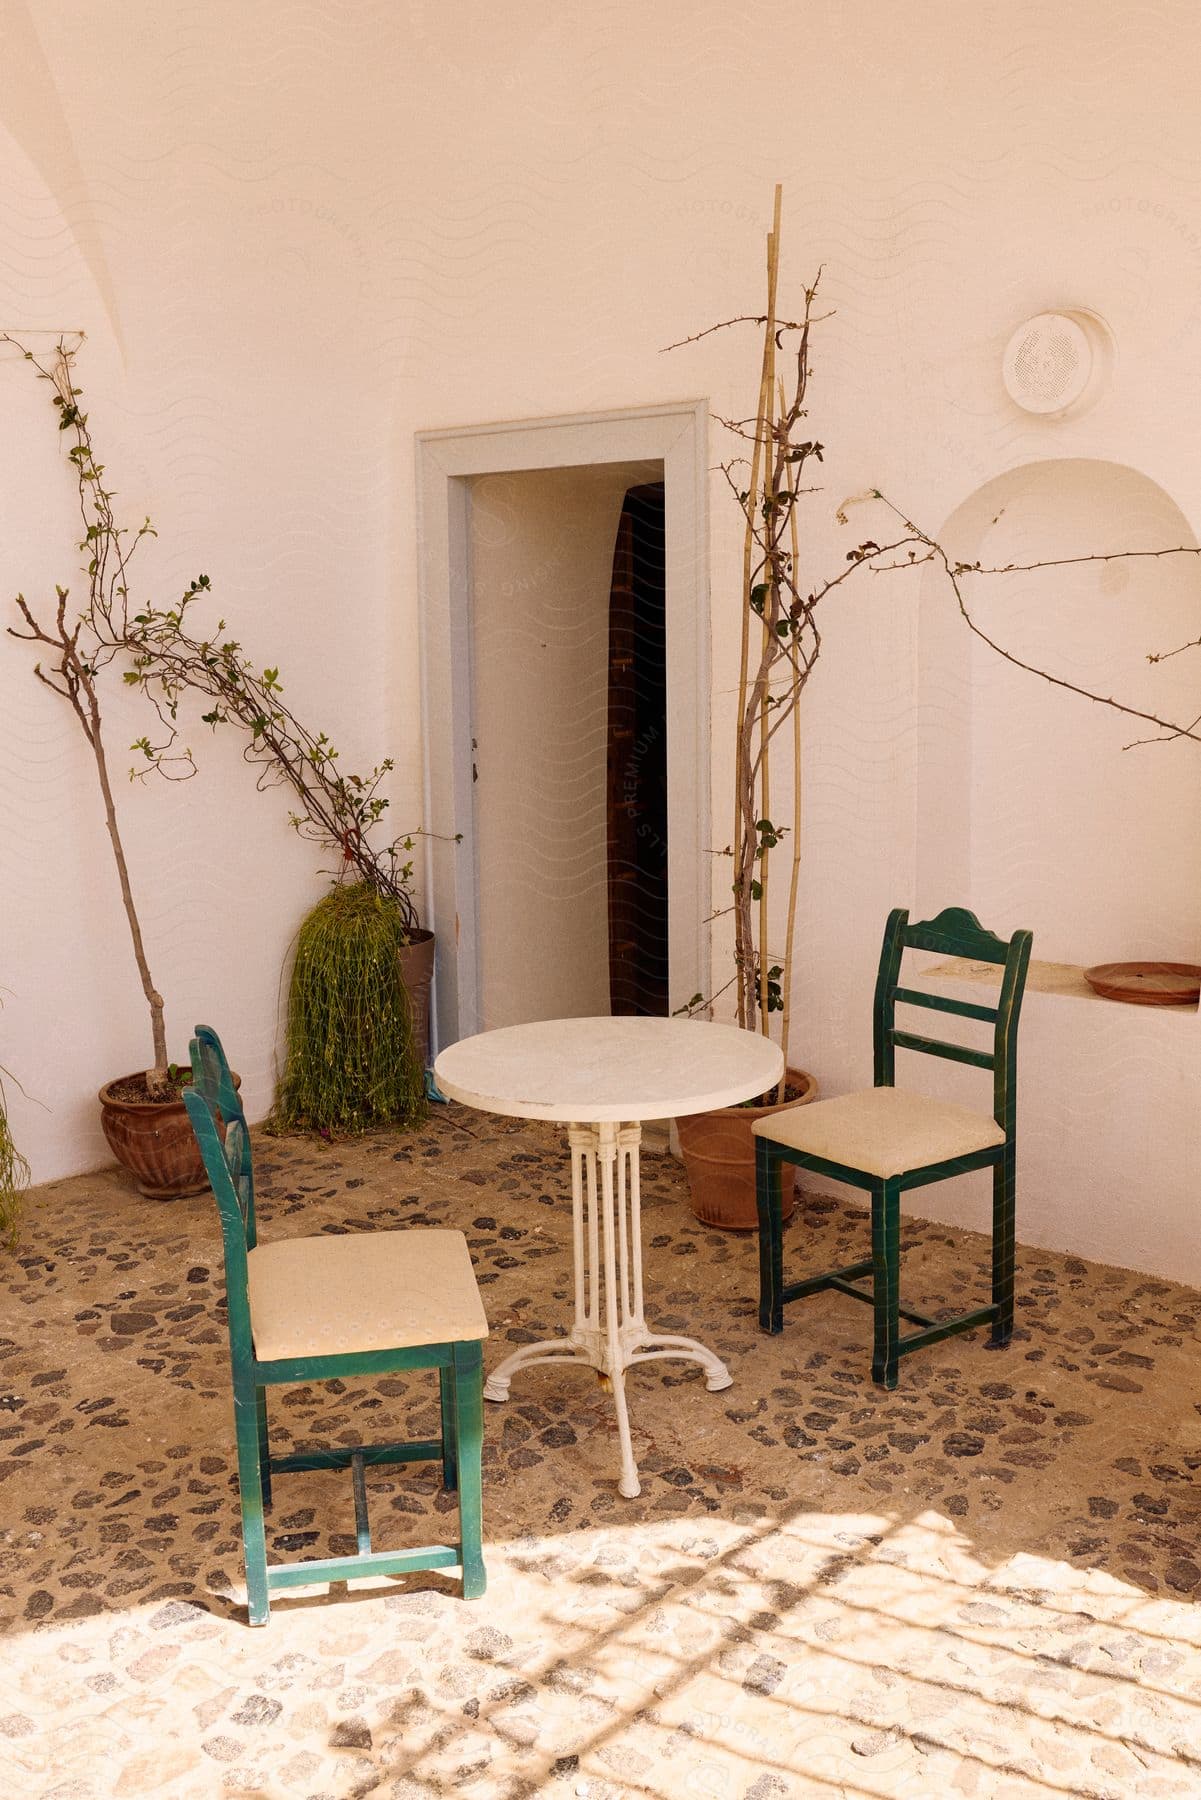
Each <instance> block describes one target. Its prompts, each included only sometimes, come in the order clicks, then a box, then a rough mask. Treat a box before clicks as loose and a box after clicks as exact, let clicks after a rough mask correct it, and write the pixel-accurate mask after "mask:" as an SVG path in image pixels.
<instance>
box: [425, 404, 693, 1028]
mask: <svg viewBox="0 0 1201 1800" xmlns="http://www.w3.org/2000/svg"><path fill="white" fill-rule="evenodd" d="M708 427H709V409H708V403H707V402H706V401H704V400H684V401H676V402H672V403H669V404H667V405H663V406H639V407H632V408H629V409H628V410H623V411H619V412H602V413H575V414H571V415H569V416H565V417H562V418H551V419H525V420H519V421H516V422H510V423H503V424H496V425H477V426H471V427H467V428H462V427H451V428H449V429H448V430H444V431H421V432H418V433H417V537H418V559H419V575H418V582H419V601H420V612H421V660H422V709H423V713H424V728H423V729H424V748H425V824H426V829H427V831H428V832H429V833H430V835H429V836H428V837H427V838H426V840H425V843H426V910H427V920H428V923H429V925H430V926H431V927H432V929H433V930H434V932H435V933H436V936H437V971H436V1007H435V1034H436V1043H437V1046H438V1047H439V1048H442V1047H444V1046H445V1045H447V1044H452V1043H454V1042H455V1041H456V1040H457V1039H458V1038H460V1037H466V1036H469V1035H470V1034H471V1033H472V1032H474V1031H478V1030H479V1028H480V1016H481V1015H480V995H479V955H478V937H477V909H476V888H475V866H476V865H475V843H474V821H473V811H472V793H471V789H472V779H471V739H472V729H471V724H472V721H471V693H472V680H471V640H472V631H471V560H470V507H471V490H470V482H471V479H472V478H473V477H474V476H478V475H496V474H501V473H509V472H512V471H514V470H524V469H557V468H570V467H578V466H581V465H587V464H593V463H611V462H638V461H643V460H655V461H658V460H659V459H662V462H663V480H664V490H665V511H666V533H667V543H666V571H665V577H666V579H665V588H666V627H667V795H668V826H669V829H668V871H667V884H668V982H669V993H670V1004H671V1006H672V1007H673V1008H674V1007H679V1006H682V1005H683V1004H684V1002H685V1001H686V1000H688V999H689V998H690V997H691V996H692V995H693V994H696V993H708V991H709V936H710V933H709V925H708V917H709V912H710V871H709V867H708V860H709V859H708V851H707V845H708V840H709V831H710V824H709V817H710V814H709V557H708Z"/></svg>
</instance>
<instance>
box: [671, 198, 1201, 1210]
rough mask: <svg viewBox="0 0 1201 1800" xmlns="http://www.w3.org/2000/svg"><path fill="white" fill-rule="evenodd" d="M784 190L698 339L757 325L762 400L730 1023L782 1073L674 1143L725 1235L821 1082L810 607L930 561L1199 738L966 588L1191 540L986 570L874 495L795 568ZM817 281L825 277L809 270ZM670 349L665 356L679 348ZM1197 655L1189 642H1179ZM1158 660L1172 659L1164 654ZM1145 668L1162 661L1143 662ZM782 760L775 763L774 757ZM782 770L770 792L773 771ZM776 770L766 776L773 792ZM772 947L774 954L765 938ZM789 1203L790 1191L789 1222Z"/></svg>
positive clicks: (749, 510) (796, 463) (799, 422)
mask: <svg viewBox="0 0 1201 1800" xmlns="http://www.w3.org/2000/svg"><path fill="white" fill-rule="evenodd" d="M780 208H781V190H780V188H779V187H778V186H777V188H776V192H775V209H774V218H773V225H772V230H771V232H770V233H769V235H768V239H767V305H766V310H765V311H764V312H763V313H762V314H758V315H747V316H744V317H741V318H737V319H730V320H725V321H723V322H722V323H721V324H719V325H715V326H710V327H708V328H707V330H705V331H701V332H698V333H697V334H696V335H695V336H694V337H690V338H686V339H683V340H682V343H684V344H691V343H695V342H697V341H698V339H700V338H703V337H706V336H708V335H709V333H710V332H711V331H716V330H723V329H726V328H727V327H731V326H736V325H742V324H757V325H759V326H761V327H762V330H763V351H762V360H761V364H760V376H759V393H758V404H757V407H756V411H755V413H754V415H753V416H752V417H750V418H748V419H745V420H741V419H722V420H721V421H720V422H721V423H722V424H723V425H724V426H726V428H727V429H728V430H730V431H731V432H732V433H734V434H735V436H737V437H738V438H740V439H741V440H743V442H744V444H745V446H746V449H745V450H744V451H743V452H742V453H740V454H739V455H737V456H736V457H734V458H732V459H731V460H729V461H728V462H726V463H724V464H723V465H722V473H723V474H724V476H725V478H726V481H727V483H728V485H729V487H730V489H731V491H732V492H733V494H734V496H735V498H736V500H737V502H738V505H739V508H740V510H741V513H742V516H743V523H744V546H743V563H742V589H741V606H740V610H741V626H742V630H741V656H740V667H739V679H738V707H737V713H736V725H735V743H734V757H733V786H734V831H733V838H732V841H731V844H730V847H729V849H728V851H727V852H726V854H728V855H729V856H730V857H731V858H732V861H733V881H732V889H733V896H734V898H733V906H732V909H731V910H732V914H733V923H734V950H733V961H734V973H733V975H732V977H731V979H730V980H729V981H728V982H727V983H726V984H725V987H723V988H721V989H719V990H718V992H719V993H724V992H726V990H727V989H728V988H730V987H733V988H734V989H735V992H736V997H737V1019H738V1023H739V1024H740V1025H741V1026H743V1027H744V1028H745V1029H746V1030H750V1031H762V1032H763V1033H765V1034H767V1033H769V1031H770V1027H771V1023H772V1019H773V1015H776V1016H778V1018H779V1022H780V1039H781V1044H782V1047H783V1049H784V1055H785V1073H784V1076H783V1078H782V1080H781V1083H780V1086H779V1087H778V1088H777V1089H776V1090H775V1092H774V1093H773V1094H771V1095H763V1096H761V1098H760V1099H759V1100H758V1101H753V1102H749V1103H747V1104H746V1105H744V1106H740V1107H724V1108H721V1109H720V1110H719V1111H717V1112H714V1113H706V1114H700V1115H696V1116H694V1117H692V1118H686V1119H679V1120H677V1122H676V1123H677V1130H678V1132H679V1138H680V1146H681V1150H682V1152H683V1156H684V1163H685V1166H686V1168H687V1171H688V1178H689V1185H690V1188H691V1193H692V1204H693V1209H694V1211H695V1212H696V1214H697V1217H698V1218H700V1219H702V1220H703V1221H704V1222H705V1223H708V1224H714V1225H721V1226H725V1227H727V1228H730V1229H735V1230H753V1229H755V1228H756V1227H757V1224H758V1213H757V1207H756V1202H755V1167H754V1164H755V1159H754V1141H753V1136H752V1126H753V1124H754V1123H755V1121H756V1120H757V1119H760V1118H762V1117H764V1116H765V1114H767V1113H769V1112H771V1111H773V1110H778V1109H781V1108H784V1107H788V1106H797V1105H803V1104H804V1103H805V1102H806V1101H809V1100H812V1099H813V1098H815V1096H816V1093H817V1084H816V1082H815V1081H814V1080H813V1078H812V1076H809V1075H807V1074H806V1073H805V1072H804V1071H803V1070H799V1069H794V1068H792V1067H790V1066H789V1046H790V1036H791V1023H792V985H793V984H792V977H793V966H794V950H795V936H796V922H797V898H798V884H799V877H800V868H801V856H800V843H801V830H800V828H801V736H800V710H799V709H800V701H801V696H802V694H803V693H804V690H805V687H806V685H807V684H808V681H809V678H810V676H811V675H812V673H813V669H814V666H815V664H816V662H817V658H818V655H819V653H820V650H821V635H820V631H819V628H818V623H817V611H818V608H819V606H820V604H821V602H822V601H823V600H824V599H825V598H826V597H827V595H829V594H831V593H832V592H833V591H834V590H835V589H837V588H839V587H841V586H842V584H843V583H844V582H847V581H849V580H851V579H853V578H854V577H855V576H856V575H857V574H858V573H859V571H861V570H862V569H865V568H866V569H869V570H871V571H872V572H873V573H877V572H883V571H885V570H890V569H896V568H911V567H915V566H923V565H926V564H931V565H933V566H934V567H935V568H936V569H937V570H938V571H939V572H940V573H941V574H942V575H943V576H945V578H946V580H947V583H948V587H949V590H950V593H951V595H952V597H953V600H954V603H955V606H956V608H957V611H958V614H959V616H960V618H961V619H962V621H963V623H964V625H965V627H966V628H967V629H968V630H969V631H971V632H972V633H973V634H974V635H975V636H976V637H977V638H978V639H979V640H980V641H981V642H982V643H984V644H985V645H986V646H987V647H988V648H989V649H990V650H992V651H993V652H995V653H996V654H997V655H999V656H1001V657H1003V658H1005V659H1006V660H1007V661H1009V662H1010V663H1012V664H1014V665H1015V666H1016V667H1018V668H1020V669H1023V670H1025V671H1026V672H1028V673H1030V674H1033V675H1037V676H1039V677H1041V678H1042V679H1044V680H1047V681H1050V682H1052V683H1053V684H1054V685H1056V686H1057V687H1059V688H1061V689H1065V690H1067V691H1069V692H1072V693H1075V694H1077V695H1079V696H1080V697H1081V698H1084V699H1087V700H1091V701H1095V702H1097V703H1098V704H1101V705H1105V706H1110V707H1113V708H1115V709H1116V710H1117V711H1119V712H1122V713H1125V714H1127V715H1129V716H1131V717H1133V718H1136V719H1140V720H1144V721H1147V722H1149V723H1151V724H1152V725H1154V726H1155V727H1156V729H1157V730H1158V731H1159V732H1161V733H1162V735H1163V739H1164V740H1165V741H1166V740H1168V739H1171V738H1176V737H1190V738H1193V739H1194V740H1198V741H1201V732H1199V731H1198V727H1197V723H1196V722H1195V721H1194V722H1193V723H1192V724H1189V723H1178V722H1174V721H1171V720H1167V719H1164V718H1161V717H1160V716H1159V715H1157V714H1156V713H1153V712H1149V711H1146V710H1143V709H1140V708H1138V707H1133V706H1128V705H1126V704H1125V703H1123V702H1121V701H1119V700H1116V699H1114V698H1113V697H1111V696H1108V695H1102V694H1097V693H1094V692H1092V691H1091V690H1090V689H1088V688H1086V687H1084V686H1082V685H1080V684H1078V683H1076V682H1073V681H1070V680H1067V679H1065V678H1064V677H1061V676H1057V675H1053V674H1050V673H1048V671H1046V670H1044V669H1040V668H1038V667H1036V666H1035V665H1034V664H1032V663H1030V662H1028V661H1026V660H1024V659H1023V658H1022V657H1021V656H1019V655H1017V654H1015V653H1014V652H1013V651H1011V650H1009V649H1006V648H1004V647H1003V646H1002V645H1000V644H999V643H997V642H996V641H995V639H994V638H992V637H990V636H989V635H988V634H987V633H986V632H985V631H984V630H983V629H982V628H981V627H980V626H979V625H978V624H977V622H976V621H975V619H974V618H973V616H972V611H971V607H970V605H969V603H968V599H967V595H966V592H965V582H966V581H967V580H968V579H970V578H971V577H973V576H996V575H1005V574H1010V573H1019V572H1023V573H1024V572H1029V571H1030V570H1033V569H1042V568H1051V567H1054V566H1056V562H1057V561H1062V562H1063V563H1065V564H1067V563H1077V562H1083V561H1097V562H1109V561H1115V560H1120V559H1121V558H1122V557H1125V556H1137V555H1144V556H1145V555H1156V556H1175V555H1197V554H1201V551H1199V550H1198V547H1197V546H1194V545H1172V546H1168V547H1165V548H1164V549H1162V550H1155V551H1127V550H1122V551H1114V552H1107V553H1105V554H1102V555H1096V556H1094V555H1090V554H1087V553H1086V554H1084V555H1072V556H1067V557H1064V558H1062V559H1054V558H1049V559H1042V560H1039V561H1035V562H1031V563H1028V564H1022V565H1018V564H1007V565H1005V566H1004V567H1000V568H996V569H982V568H981V567H980V565H979V563H974V564H968V563H963V562H960V561H957V560H956V559H954V558H953V557H951V556H949V555H948V553H947V551H946V550H945V549H944V548H943V546H942V545H941V544H940V543H939V542H938V541H937V539H935V538H933V537H932V536H930V534H929V533H927V532H925V531H923V530H922V529H921V528H920V526H918V525H917V524H915V523H914V521H913V520H912V519H910V518H909V517H907V516H906V514H905V513H904V511H902V510H901V509H900V508H899V507H897V506H894V505H893V504H892V502H891V501H890V500H888V499H887V498H886V497H885V496H884V495H883V494H882V493H880V491H879V490H878V489H876V488H872V489H869V490H868V491H867V493H866V494H864V495H861V496H858V497H857V500H859V501H863V502H865V503H870V504H873V505H877V506H879V507H880V508H881V509H882V511H883V512H884V514H886V515H887V517H888V521H889V525H888V530H887V532H886V533H885V534H884V536H885V539H886V540H887V541H882V542H877V541H876V540H875V539H871V538H869V539H867V540H866V541H864V542H862V543H860V544H858V545H856V546H855V548H854V549H852V550H850V551H849V552H848V553H847V556H846V562H845V565H844V566H843V567H842V568H841V569H839V570H838V571H837V572H836V573H835V574H833V575H831V576H830V577H829V578H827V579H817V580H815V579H813V578H812V577H811V576H810V575H808V574H807V573H806V572H805V570H804V566H803V563H802V554H801V544H800V529H799V523H798V512H799V508H800V503H801V501H802V499H803V498H804V497H805V496H806V495H808V494H812V493H815V492H816V491H817V490H816V489H815V488H813V487H812V486H810V485H809V484H808V483H807V482H806V479H805V478H806V474H807V472H808V470H809V467H810V465H811V464H815V463H820V462H821V461H822V455H823V446H822V444H821V443H820V442H819V441H818V440H817V439H816V438H815V437H814V436H813V435H812V432H811V430H810V428H808V427H807V426H806V424H805V422H804V421H805V419H806V401H807V397H808V386H809V376H810V365H809V346H810V334H811V329H812V326H813V325H814V323H815V322H816V321H815V318H814V311H813V308H814V302H815V299H816V295H817V289H818V280H814V282H813V284H812V285H811V286H810V287H808V288H807V289H806V290H805V296H804V308H803V311H802V313H801V317H800V318H799V319H796V320H790V319H782V318H781V317H780V316H779V313H778V310H777V284H778V273H779V254H780ZM819 279H820V276H819ZM680 347H681V346H680V345H671V346H669V348H672V349H678V348H680ZM851 504H852V502H850V501H847V502H844V503H843V505H842V506H841V507H840V508H839V509H838V512H837V518H838V520H839V523H841V524H844V525H845V524H846V523H847V522H848V510H849V507H850V506H851ZM1184 647H1195V646H1184ZM1168 654H1174V652H1169V653H1168ZM1150 660H1151V661H1153V662H1154V661H1158V660H1160V657H1159V656H1158V655H1152V656H1151V658H1150ZM781 752H783V753H784V754H783V758H782V759H781ZM773 759H780V760H783V761H784V763H785V771H784V773H785V776H786V780H785V781H784V782H783V783H781V781H780V778H779V774H780V772H779V769H778V763H777V767H776V769H775V770H774V771H773ZM773 774H774V783H773ZM781 785H783V786H784V787H785V791H786V792H788V793H789V794H790V797H791V817H790V819H789V821H788V822H787V823H784V822H782V821H780V820H778V819H777V818H776V817H775V816H774V809H773V794H778V792H779V789H780V786H781ZM785 840H789V842H788V844H787V849H788V853H789V863H788V869H787V875H786V881H787V887H786V893H785V905H784V907H783V909H782V910H783V918H782V920H781V917H780V911H779V910H777V911H776V913H775V914H774V915H773V914H771V913H769V901H770V899H771V896H772V891H773V884H772V882H771V878H770V877H771V869H772V863H773V853H774V852H775V851H776V850H778V849H780V848H781V847H782V846H784V845H785ZM773 942H775V943H776V944H778V945H779V946H780V948H779V952H778V956H777V957H773V955H772V953H771V951H770V948H769V946H770V944H771V943H773ZM716 998H717V995H711V996H709V997H705V996H703V995H701V994H696V995H694V996H693V998H692V999H691V1000H690V1001H689V1002H688V1005H687V1006H686V1007H685V1008H683V1009H682V1010H683V1011H685V1012H688V1013H696V1012H700V1011H702V1010H706V1011H707V1010H708V1009H709V1008H710V1006H711V1005H712V1002H713V1000H714V999H716ZM791 1207H792V1194H791V1193H790V1194H789V1196H788V1197H787V1198H786V1211H785V1216H787V1214H788V1212H790V1211H791Z"/></svg>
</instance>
